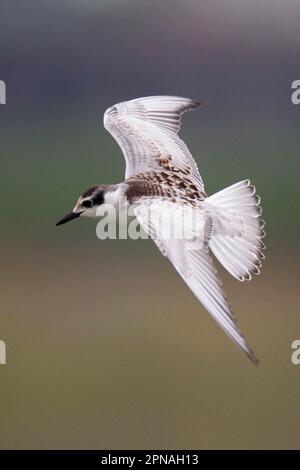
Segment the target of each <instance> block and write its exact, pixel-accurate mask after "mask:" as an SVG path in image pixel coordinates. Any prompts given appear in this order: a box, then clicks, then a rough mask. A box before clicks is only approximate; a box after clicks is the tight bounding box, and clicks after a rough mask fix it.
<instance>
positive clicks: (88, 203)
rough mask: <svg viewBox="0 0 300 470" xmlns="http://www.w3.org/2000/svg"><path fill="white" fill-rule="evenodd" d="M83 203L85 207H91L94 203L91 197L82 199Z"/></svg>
mask: <svg viewBox="0 0 300 470" xmlns="http://www.w3.org/2000/svg"><path fill="white" fill-rule="evenodd" d="M81 205H82V206H83V207H86V208H89V207H92V205H93V203H92V201H91V200H90V199H86V200H85V201H82V203H81Z"/></svg>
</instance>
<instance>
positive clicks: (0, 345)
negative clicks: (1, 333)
mask: <svg viewBox="0 0 300 470" xmlns="http://www.w3.org/2000/svg"><path fill="white" fill-rule="evenodd" d="M0 364H6V344H5V342H4V341H2V340H1V339H0Z"/></svg>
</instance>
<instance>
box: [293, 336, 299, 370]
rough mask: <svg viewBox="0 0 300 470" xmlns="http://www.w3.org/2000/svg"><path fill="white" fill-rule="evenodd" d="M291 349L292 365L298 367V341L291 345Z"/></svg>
mask: <svg viewBox="0 0 300 470" xmlns="http://www.w3.org/2000/svg"><path fill="white" fill-rule="evenodd" d="M291 348H292V349H294V352H293V353H292V355H291V361H292V364H294V366H298V365H299V364H300V339H295V340H294V341H293V342H292V344H291Z"/></svg>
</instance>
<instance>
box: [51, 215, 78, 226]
mask: <svg viewBox="0 0 300 470" xmlns="http://www.w3.org/2000/svg"><path fill="white" fill-rule="evenodd" d="M80 214H81V212H70V213H69V214H67V215H65V216H64V217H63V218H62V219H60V220H59V221H58V222H57V224H56V225H62V224H65V223H66V222H69V221H70V220H73V219H77V217H79V216H80Z"/></svg>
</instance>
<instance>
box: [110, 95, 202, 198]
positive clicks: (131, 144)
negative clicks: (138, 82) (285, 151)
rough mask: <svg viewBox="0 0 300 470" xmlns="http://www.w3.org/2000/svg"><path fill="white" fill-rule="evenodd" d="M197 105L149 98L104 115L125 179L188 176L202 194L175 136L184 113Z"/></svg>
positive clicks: (169, 98) (118, 106)
mask: <svg viewBox="0 0 300 470" xmlns="http://www.w3.org/2000/svg"><path fill="white" fill-rule="evenodd" d="M199 104H200V103H199V102H197V101H194V100H191V99H188V98H180V97H176V96H151V97H146V98H138V99H135V100H132V101H126V102H123V103H119V104H116V105H114V106H112V107H111V108H109V109H108V110H107V111H106V112H105V114H104V127H105V128H106V129H107V130H108V131H109V132H110V133H111V134H112V136H113V137H114V138H115V139H116V141H117V142H118V144H119V145H120V147H121V149H122V152H123V154H124V157H125V160H126V174H125V177H126V178H129V177H130V176H134V175H137V174H139V173H144V172H147V171H151V170H161V171H167V172H170V173H171V172H172V173H176V174H177V175H178V176H182V177H188V178H189V180H190V181H192V182H193V183H194V184H195V185H196V186H197V188H198V189H199V190H200V191H202V192H204V185H203V181H202V178H201V176H200V174H199V171H198V168H197V164H196V162H195V160H194V159H193V157H192V155H191V154H190V152H189V150H188V148H187V146H186V145H185V143H184V142H183V141H182V140H181V139H180V138H179V137H178V135H177V133H178V131H179V129H180V125H181V117H182V114H183V113H184V112H185V111H188V110H190V109H193V108H195V107H196V106H198V105H199Z"/></svg>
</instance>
